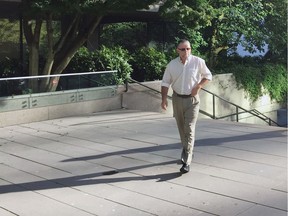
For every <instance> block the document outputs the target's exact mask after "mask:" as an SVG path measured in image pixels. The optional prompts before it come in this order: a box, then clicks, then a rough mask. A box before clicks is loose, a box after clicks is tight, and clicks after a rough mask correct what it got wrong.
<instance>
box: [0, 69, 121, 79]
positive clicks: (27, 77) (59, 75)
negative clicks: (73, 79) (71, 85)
mask: <svg viewBox="0 0 288 216" xmlns="http://www.w3.org/2000/svg"><path fill="white" fill-rule="evenodd" d="M115 72H117V70H111V71H93V72H81V73H66V74H50V75H39V76H23V77H5V78H0V81H8V80H24V79H41V78H49V77H64V76H79V75H81V76H82V75H91V74H102V73H115Z"/></svg>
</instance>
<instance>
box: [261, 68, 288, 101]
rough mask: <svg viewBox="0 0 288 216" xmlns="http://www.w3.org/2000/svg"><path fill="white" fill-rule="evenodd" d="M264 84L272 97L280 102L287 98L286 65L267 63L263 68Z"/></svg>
mask: <svg viewBox="0 0 288 216" xmlns="http://www.w3.org/2000/svg"><path fill="white" fill-rule="evenodd" d="M262 72H263V76H264V79H263V82H262V84H263V86H264V88H265V89H266V90H267V92H268V93H269V94H270V97H271V98H273V99H275V100H276V101H278V102H283V101H284V100H285V99H287V88H288V87H287V86H288V82H287V70H286V67H285V66H284V65H281V64H271V63H267V64H265V65H264V67H263V68H262Z"/></svg>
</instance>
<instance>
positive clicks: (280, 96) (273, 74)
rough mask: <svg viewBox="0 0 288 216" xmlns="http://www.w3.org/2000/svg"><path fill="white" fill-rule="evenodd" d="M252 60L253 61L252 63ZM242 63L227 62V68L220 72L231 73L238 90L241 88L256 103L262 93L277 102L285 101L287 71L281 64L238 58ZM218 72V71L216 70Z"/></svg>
mask: <svg viewBox="0 0 288 216" xmlns="http://www.w3.org/2000/svg"><path fill="white" fill-rule="evenodd" d="M253 59H254V61H253ZM238 60H241V61H242V62H237V61H235V60H234V63H232V62H231V61H230V62H229V64H227V65H229V66H227V65H226V66H225V69H222V70H220V71H221V72H222V73H229V72H230V73H233V74H234V77H235V79H236V82H237V85H238V88H243V89H244V90H245V91H246V92H247V93H248V95H249V97H250V98H251V99H252V101H256V100H257V99H258V98H259V97H261V96H262V95H263V94H264V93H265V94H266V93H267V94H269V95H270V98H271V99H274V100H276V101H277V102H286V101H287V86H288V81H287V70H286V66H285V65H283V64H274V63H267V62H263V61H262V59H260V58H256V61H255V58H238ZM218 72H219V70H218Z"/></svg>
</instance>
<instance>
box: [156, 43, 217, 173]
mask: <svg viewBox="0 0 288 216" xmlns="http://www.w3.org/2000/svg"><path fill="white" fill-rule="evenodd" d="M177 53H178V54H179V56H178V57H177V58H175V59H173V60H172V61H170V62H169V63H168V65H167V67H166V70H165V73H164V75H163V79H162V84H161V94H162V103H161V107H162V109H164V110H166V109H167V106H168V102H167V94H168V90H169V87H170V86H171V88H172V89H173V95H172V104H173V115H174V117H175V119H176V122H177V127H178V130H179V134H180V139H181V143H182V147H183V149H182V154H181V162H182V167H181V169H180V172H181V173H187V172H189V171H190V164H191V162H192V157H193V147H194V140H195V125H196V121H197V117H198V113H199V106H200V98H199V91H200V89H201V88H202V87H203V86H204V85H205V84H206V83H207V82H209V80H212V74H211V72H210V70H209V69H208V68H207V66H206V64H205V61H204V60H203V59H201V58H199V57H197V56H194V55H191V46H190V42H189V41H188V40H181V41H180V42H179V43H178V46H177Z"/></svg>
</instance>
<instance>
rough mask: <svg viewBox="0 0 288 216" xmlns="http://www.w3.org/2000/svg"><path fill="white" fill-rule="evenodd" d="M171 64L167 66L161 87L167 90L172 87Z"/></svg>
mask: <svg viewBox="0 0 288 216" xmlns="http://www.w3.org/2000/svg"><path fill="white" fill-rule="evenodd" d="M169 68H170V64H168V65H167V67H166V69H165V72H164V75H163V78H162V83H161V86H165V87H167V88H169V87H170V85H171V82H172V81H171V80H172V79H171V73H170V70H169Z"/></svg>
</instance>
